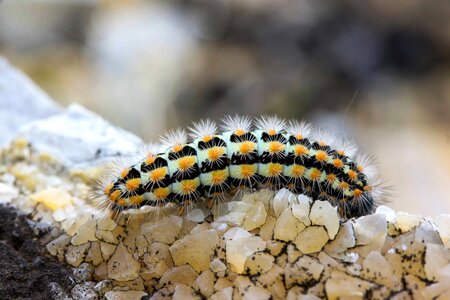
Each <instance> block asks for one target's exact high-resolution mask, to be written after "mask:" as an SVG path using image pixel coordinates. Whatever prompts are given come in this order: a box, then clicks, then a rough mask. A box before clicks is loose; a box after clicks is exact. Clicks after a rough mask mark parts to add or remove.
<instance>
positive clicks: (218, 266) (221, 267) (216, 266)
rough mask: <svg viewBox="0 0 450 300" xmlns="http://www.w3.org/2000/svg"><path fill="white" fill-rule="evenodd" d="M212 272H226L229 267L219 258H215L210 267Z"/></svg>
mask: <svg viewBox="0 0 450 300" xmlns="http://www.w3.org/2000/svg"><path fill="white" fill-rule="evenodd" d="M210 269H211V271H213V272H214V273H217V272H221V271H225V270H226V269H227V266H226V265H225V264H224V263H223V262H222V261H221V260H220V259H218V258H214V259H213V261H212V262H211V265H210Z"/></svg>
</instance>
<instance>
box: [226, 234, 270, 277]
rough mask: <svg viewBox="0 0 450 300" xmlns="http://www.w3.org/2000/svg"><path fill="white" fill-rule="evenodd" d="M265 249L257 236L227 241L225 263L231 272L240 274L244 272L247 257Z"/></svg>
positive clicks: (263, 243) (264, 245) (264, 244)
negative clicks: (228, 265)
mask: <svg viewBox="0 0 450 300" xmlns="http://www.w3.org/2000/svg"><path fill="white" fill-rule="evenodd" d="M225 235H226V234H225ZM265 247H266V242H264V241H263V240H262V239H261V238H260V237H257V236H249V237H240V238H235V239H232V240H227V242H226V257H227V262H228V263H229V264H230V266H231V271H233V272H236V273H238V274H242V273H243V272H244V266H245V261H246V260H247V257H249V256H250V255H252V254H253V253H255V252H256V251H261V250H264V248H265Z"/></svg>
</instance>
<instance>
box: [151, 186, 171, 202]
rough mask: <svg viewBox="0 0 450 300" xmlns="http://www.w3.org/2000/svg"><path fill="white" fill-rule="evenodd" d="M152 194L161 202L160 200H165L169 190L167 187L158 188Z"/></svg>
mask: <svg viewBox="0 0 450 300" xmlns="http://www.w3.org/2000/svg"><path fill="white" fill-rule="evenodd" d="M153 194H154V195H155V197H156V199H158V200H161V199H165V198H167V197H168V196H169V194H170V190H169V188H168V187H160V188H156V189H155V190H154V191H153Z"/></svg>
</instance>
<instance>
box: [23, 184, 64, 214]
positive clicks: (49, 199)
mask: <svg viewBox="0 0 450 300" xmlns="http://www.w3.org/2000/svg"><path fill="white" fill-rule="evenodd" d="M30 198H31V199H33V200H34V201H36V202H37V203H43V204H44V205H45V206H47V207H48V208H50V209H51V210H56V209H58V208H62V207H64V206H66V205H69V204H71V203H72V196H71V195H70V194H69V193H68V192H67V191H65V190H62V189H59V188H48V189H45V190H42V191H39V192H37V193H34V194H31V195H30Z"/></svg>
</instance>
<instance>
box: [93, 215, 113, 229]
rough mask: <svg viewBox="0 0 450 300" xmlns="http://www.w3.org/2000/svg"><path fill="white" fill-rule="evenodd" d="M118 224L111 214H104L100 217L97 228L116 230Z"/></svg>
mask: <svg viewBox="0 0 450 300" xmlns="http://www.w3.org/2000/svg"><path fill="white" fill-rule="evenodd" d="M116 226H117V224H116V222H114V220H113V219H111V218H110V217H109V216H104V217H103V218H100V219H98V223H97V229H100V230H110V231H111V230H114V228H116Z"/></svg>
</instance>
